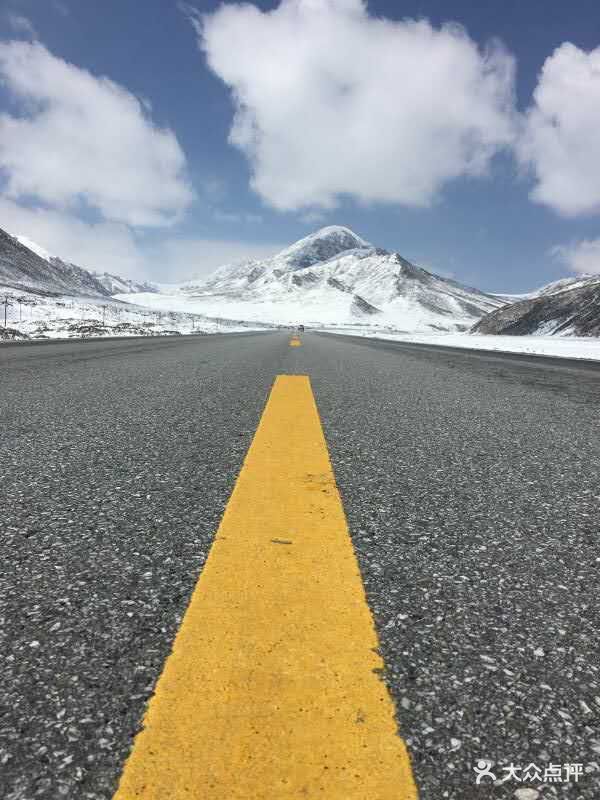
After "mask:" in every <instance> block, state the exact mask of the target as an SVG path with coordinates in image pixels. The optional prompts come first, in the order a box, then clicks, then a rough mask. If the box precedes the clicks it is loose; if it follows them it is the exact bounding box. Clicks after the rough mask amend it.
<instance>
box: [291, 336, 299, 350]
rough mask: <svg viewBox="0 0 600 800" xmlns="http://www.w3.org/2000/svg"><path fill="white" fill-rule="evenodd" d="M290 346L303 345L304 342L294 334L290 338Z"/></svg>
mask: <svg viewBox="0 0 600 800" xmlns="http://www.w3.org/2000/svg"><path fill="white" fill-rule="evenodd" d="M290 347H302V342H301V341H300V339H299V338H298V337H297V336H292V338H291V339H290Z"/></svg>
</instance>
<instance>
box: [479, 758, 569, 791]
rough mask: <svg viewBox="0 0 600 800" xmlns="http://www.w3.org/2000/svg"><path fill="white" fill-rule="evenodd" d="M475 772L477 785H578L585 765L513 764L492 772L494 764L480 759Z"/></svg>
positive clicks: (497, 768) (495, 768)
mask: <svg viewBox="0 0 600 800" xmlns="http://www.w3.org/2000/svg"><path fill="white" fill-rule="evenodd" d="M473 769H474V771H475V776H476V777H475V783H476V784H477V785H478V786H479V785H481V784H486V783H487V784H489V783H494V784H503V783H506V782H507V781H516V782H517V783H578V782H579V778H581V777H582V776H583V764H548V765H547V766H538V765H537V764H534V763H531V764H527V765H526V766H524V767H523V766H521V765H520V764H513V763H512V761H511V763H510V764H509V765H508V766H506V767H502V766H500V767H494V770H495V771H494V772H492V762H491V761H486V760H485V759H480V760H479V761H478V762H477V765H476V766H475V767H474V768H473Z"/></svg>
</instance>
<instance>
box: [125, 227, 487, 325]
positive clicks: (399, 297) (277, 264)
mask: <svg viewBox="0 0 600 800" xmlns="http://www.w3.org/2000/svg"><path fill="white" fill-rule="evenodd" d="M136 300H137V301H138V302H141V303H143V304H144V305H149V306H152V307H162V308H170V309H171V308H172V309H174V310H179V311H185V310H188V311H190V310H194V311H197V312H201V313H205V314H210V315H213V316H224V317H225V316H227V317H235V318H238V319H248V320H260V321H269V322H275V323H287V324H294V323H300V322H301V323H303V324H308V325H323V324H325V325H336V324H347V323H357V324H359V323H363V322H364V323H369V324H370V325H372V324H381V325H393V326H395V327H396V328H400V329H402V330H408V331H418V330H421V331H432V330H438V331H458V330H466V329H467V328H469V327H470V326H471V325H473V323H474V322H476V321H477V320H478V319H480V318H481V317H482V316H483V315H484V314H486V313H487V312H489V311H492V310H494V309H496V308H499V307H501V306H502V305H503V302H502V300H500V299H499V298H497V297H493V296H490V295H487V294H484V293H483V292H480V291H478V290H476V289H472V288H469V287H467V286H463V285H462V284H460V283H457V282H456V281H452V280H448V279H446V278H442V277H440V276H439V275H435V274H433V273H431V272H428V271H427V270H425V269H422V268H420V267H417V266H415V265H414V264H411V263H410V262H409V261H407V260H406V259H404V258H402V256H400V255H399V254H398V253H394V252H389V251H387V250H383V249H381V248H378V247H374V246H373V245H371V244H369V242H366V241H365V240H364V239H361V238H360V237H359V236H357V235H356V234H355V233H353V232H352V231H351V230H349V229H348V228H344V227H341V226H331V227H327V228H322V229H321V230H319V231H317V232H316V233H314V234H312V235H311V236H307V237H306V238H304V239H301V240H300V241H298V242H296V243H295V244H293V245H291V247H288V248H286V249H285V250H282V251H281V252H280V253H278V254H277V255H275V256H273V257H272V258H269V259H265V260H263V261H254V260H248V261H244V262H242V263H236V264H231V265H226V266H224V267H221V268H219V269H218V270H217V271H216V272H214V273H213V274H212V275H210V276H209V277H208V278H206V279H204V280H202V281H195V282H188V283H187V284H182V285H181V286H179V287H177V289H174V290H173V292H172V293H169V292H168V290H167V289H166V288H164V287H163V290H162V292H161V294H154V295H147V294H144V295H143V297H140V296H138V297H137V298H136Z"/></svg>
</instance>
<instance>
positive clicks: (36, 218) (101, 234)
mask: <svg viewBox="0 0 600 800" xmlns="http://www.w3.org/2000/svg"><path fill="white" fill-rule="evenodd" d="M0 227H2V228H4V229H5V230H7V231H8V232H9V233H11V234H12V235H13V236H25V237H26V238H28V239H31V240H32V241H34V242H35V243H36V244H38V245H40V246H41V247H43V248H44V249H45V250H47V251H48V252H49V253H50V255H53V256H58V257H59V258H62V259H63V260H64V261H72V262H73V263H74V264H78V265H79V266H80V267H85V268H86V269H90V270H100V271H101V272H104V271H105V270H106V271H107V272H115V273H117V274H122V275H125V276H130V277H141V276H142V275H143V274H144V272H145V270H146V264H145V260H144V257H143V255H142V253H141V251H140V248H139V245H138V243H137V240H136V238H135V236H134V234H133V233H132V231H131V229H130V228H129V227H127V226H126V225H122V224H120V223H115V222H100V223H97V224H90V223H88V222H83V221H82V220H79V219H77V218H76V217H74V216H72V215H70V214H68V213H65V212H63V211H53V210H48V209H33V208H26V207H25V206H21V205H19V204H18V203H15V202H13V201H12V200H9V199H7V198H0Z"/></svg>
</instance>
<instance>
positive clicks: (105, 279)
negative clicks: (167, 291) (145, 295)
mask: <svg viewBox="0 0 600 800" xmlns="http://www.w3.org/2000/svg"><path fill="white" fill-rule="evenodd" d="M92 274H93V276H94V277H95V278H97V279H98V280H99V281H100V283H101V284H102V285H103V286H104V288H105V289H106V290H107V291H108V293H109V294H111V295H113V294H138V293H139V292H158V291H160V290H159V288H158V286H156V285H155V284H154V283H150V282H149V281H143V282H139V281H134V280H131V278H121V277H119V275H112V274H111V273H110V272H93V273H92Z"/></svg>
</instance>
